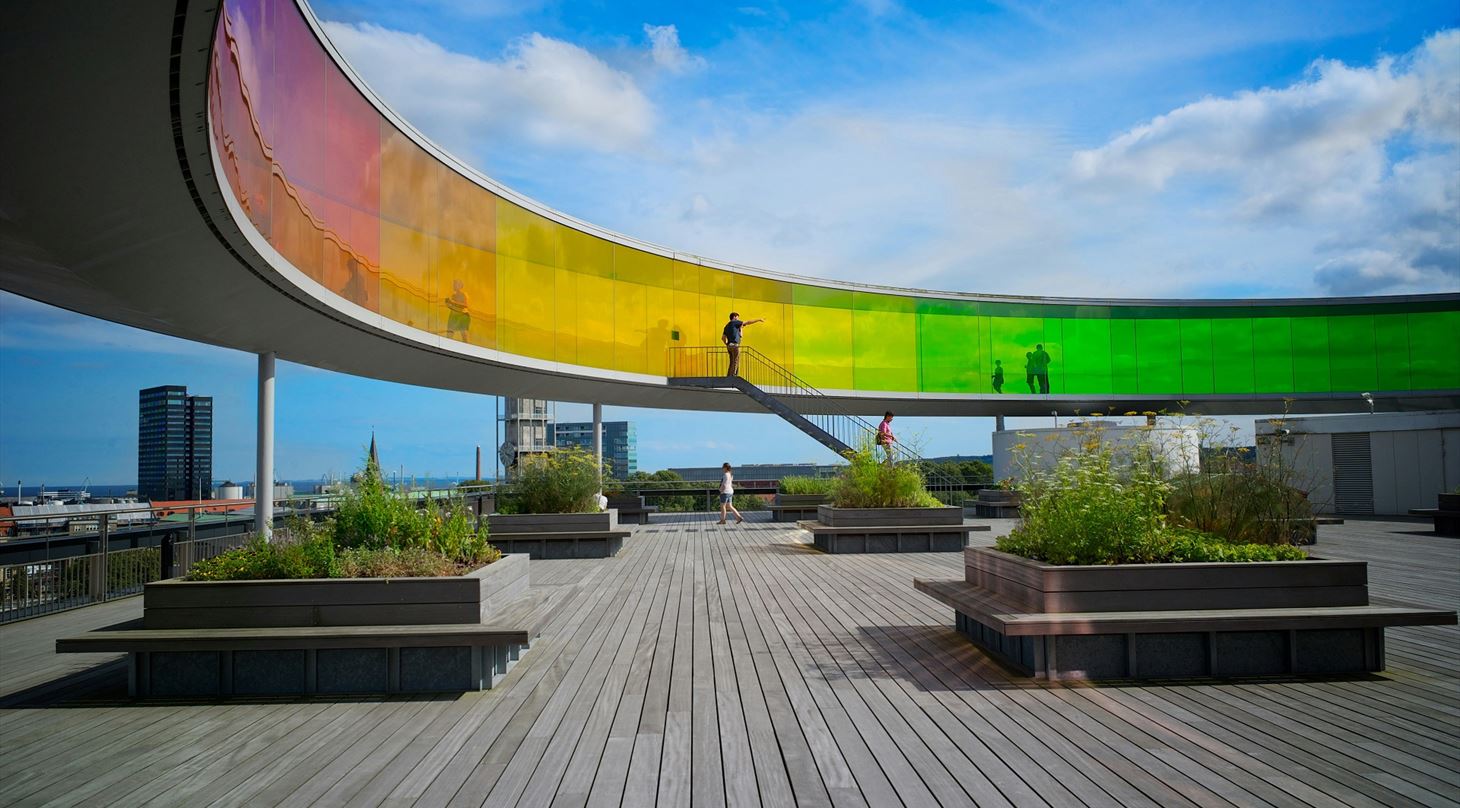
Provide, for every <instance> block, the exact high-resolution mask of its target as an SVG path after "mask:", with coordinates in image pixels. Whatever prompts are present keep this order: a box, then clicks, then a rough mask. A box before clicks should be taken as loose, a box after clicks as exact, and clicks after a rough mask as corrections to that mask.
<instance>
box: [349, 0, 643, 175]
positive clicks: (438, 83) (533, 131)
mask: <svg viewBox="0 0 1460 808" xmlns="http://www.w3.org/2000/svg"><path fill="white" fill-rule="evenodd" d="M325 30H326V32H327V33H328V34H329V37H330V40H331V41H332V42H334V44H335V45H336V46H337V47H338V48H339V49H340V51H341V52H342V53H343V54H344V56H345V58H346V59H347V60H348V61H349V63H350V64H351V65H352V66H353V67H354V68H355V69H356V70H357V71H359V72H360V74H361V75H362V76H363V77H364V78H365V80H366V81H367V82H369V84H370V86H371V87H372V88H373V89H374V90H376V92H378V93H379V94H380V95H381V97H383V98H384V99H385V100H386V102H387V103H389V104H391V105H392V106H393V107H394V108H395V109H397V110H398V111H399V112H400V113H401V114H402V115H403V116H404V117H405V118H406V119H407V120H409V121H410V122H411V123H412V124H413V125H415V126H418V127H420V128H421V129H422V131H424V132H425V133H426V134H427V135H429V136H430V137H432V138H433V139H436V140H438V141H440V142H441V143H442V144H443V145H445V146H446V147H447V148H449V149H452V150H454V151H458V152H461V153H471V152H474V151H475V150H476V147H477V146H478V145H479V144H481V143H487V144H490V146H489V148H501V147H503V146H508V147H510V146H511V145H512V143H513V142H514V141H519V142H526V143H528V144H531V145H533V146H539V147H549V148H581V149H590V150H594V151H599V152H621V151H629V150H633V149H637V148H641V147H643V146H644V144H645V143H646V142H647V141H648V139H649V137H650V135H651V134H652V132H653V130H654V126H655V122H656V119H657V113H656V110H655V108H654V105H653V103H652V102H651V101H650V100H649V98H648V97H647V96H646V95H645V94H644V92H643V91H642V90H641V89H640V88H639V86H638V84H637V83H636V82H635V81H634V79H633V77H632V76H630V75H629V74H627V73H625V72H623V71H621V70H617V69H615V68H613V67H611V66H609V65H608V64H607V63H605V62H604V61H603V60H602V59H600V58H598V57H597V56H595V55H593V54H592V53H589V52H588V51H587V50H584V49H583V48H580V47H578V46H577V45H573V44H571V43H568V42H563V41H562V40H557V39H552V38H550V37H546V36H543V35H542V34H537V33H534V34H531V35H529V36H526V37H524V38H522V39H520V40H517V41H516V42H515V43H514V44H513V45H512V46H511V47H510V48H508V50H507V51H506V52H505V53H504V54H503V55H502V57H501V58H500V59H495V60H485V59H478V58H476V57H474V56H469V55H466V54H462V53H456V52H453V51H448V50H446V49H445V48H443V47H441V46H440V45H438V44H436V43H435V42H432V41H431V40H429V39H427V38H426V37H424V36H421V35H419V34H411V33H405V32H402V31H394V30H390V29H388V28H382V27H380V26H377V25H372V24H370V23H340V22H326V23H325Z"/></svg>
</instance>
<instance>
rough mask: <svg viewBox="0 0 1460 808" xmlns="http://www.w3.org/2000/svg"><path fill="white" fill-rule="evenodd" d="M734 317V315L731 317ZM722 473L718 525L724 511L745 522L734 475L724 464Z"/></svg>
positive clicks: (723, 516)
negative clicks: (736, 503)
mask: <svg viewBox="0 0 1460 808" xmlns="http://www.w3.org/2000/svg"><path fill="white" fill-rule="evenodd" d="M731 316H734V315H731ZM720 469H721V470H722V471H723V472H724V473H723V474H721V475H720V524H722V525H723V524H725V517H726V516H727V515H728V514H726V511H727V510H728V511H729V512H730V513H733V514H735V524H737V525H738V524H740V523H741V522H744V521H745V517H743V516H741V515H740V511H737V510H735V475H734V474H733V473H731V471H730V464H729V463H724V464H722V465H721V466H720Z"/></svg>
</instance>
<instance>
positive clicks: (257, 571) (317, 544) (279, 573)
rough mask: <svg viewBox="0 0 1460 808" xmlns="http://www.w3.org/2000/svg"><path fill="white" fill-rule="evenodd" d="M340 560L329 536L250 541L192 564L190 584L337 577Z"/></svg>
mask: <svg viewBox="0 0 1460 808" xmlns="http://www.w3.org/2000/svg"><path fill="white" fill-rule="evenodd" d="M338 577H340V565H339V559H338V557H337V556H336V555H335V546H334V543H333V542H332V541H330V539H329V537H328V536H316V537H310V538H308V539H306V540H304V541H299V542H288V543H284V542H269V541H265V540H264V538H263V537H262V536H260V537H258V538H256V539H254V540H253V541H252V542H249V543H248V544H246V545H244V546H243V547H239V548H238V549H236V550H229V551H227V552H224V553H220V554H219V555H216V556H213V557H212V558H206V559H203V560H201V561H198V562H196V563H194V564H193V568H192V570H191V571H189V573H188V580H190V581H257V580H271V579H278V578H338Z"/></svg>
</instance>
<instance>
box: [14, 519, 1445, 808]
mask: <svg viewBox="0 0 1460 808" xmlns="http://www.w3.org/2000/svg"><path fill="white" fill-rule="evenodd" d="M1007 527H1008V523H995V530H994V532H993V534H987V533H986V534H975V540H976V541H980V542H987V541H989V539H988V536H990V535H997V534H998V532H999V531H1001V530H1006V529H1007ZM1320 531H1321V532H1320V534H1319V549H1320V550H1321V552H1322V553H1323V555H1325V556H1327V557H1339V558H1352V559H1362V560H1367V561H1369V562H1370V581H1371V588H1372V589H1371V591H1372V593H1373V594H1374V595H1375V596H1376V597H1378V598H1402V599H1405V600H1414V601H1419V602H1424V603H1427V604H1431V605H1434V606H1443V607H1445V608H1455V607H1456V606H1457V605H1460V574H1457V572H1456V571H1457V569H1460V542H1457V541H1455V540H1453V539H1444V538H1436V537H1434V535H1433V534H1432V533H1429V532H1427V528H1426V526H1425V525H1422V524H1419V523H1416V522H1405V521H1391V522H1386V521H1362V522H1360V521H1352V520H1351V521H1350V522H1349V523H1348V524H1346V525H1342V526H1325V527H1322V528H1321V529H1320ZM802 536H803V534H800V533H799V532H798V531H795V530H788V529H786V528H785V527H783V526H780V525H773V524H771V523H766V522H757V523H754V524H750V525H746V526H744V527H741V528H738V529H726V528H722V527H718V526H716V525H715V524H713V522H711V521H710V520H709V519H707V518H705V517H699V516H696V517H680V518H678V519H670V518H664V519H663V520H662V521H661V522H660V523H659V524H655V525H649V526H645V527H640V528H638V529H637V530H636V532H635V534H634V536H633V537H632V538H631V539H630V540H629V541H628V542H627V543H626V545H625V550H624V552H623V553H622V554H621V555H620V556H619V557H617V558H613V559H607V560H583V561H534V562H532V569H533V573H532V577H533V586H534V589H535V591H536V593H537V594H538V595H539V596H540V599H541V602H542V603H543V604H544V609H545V611H546V613H547V615H548V617H547V622H546V624H545V628H544V630H543V634H542V637H541V638H540V639H539V640H538V641H537V643H536V644H535V645H534V646H533V648H532V650H531V652H529V653H528V654H527V655H526V656H525V657H524V658H523V660H522V662H520V663H519V664H518V665H517V667H516V668H514V669H513V670H512V672H511V673H510V675H509V676H508V677H507V679H506V680H505V682H504V683H503V684H502V685H500V686H499V687H498V688H497V689H495V690H492V691H489V692H484V693H468V694H465V695H446V696H435V697H399V698H383V699H378V698H377V699H355V700H346V701H339V700H332V701H325V700H317V701H316V700H282V699H281V700H254V701H226V702H196V701H195V702H150V703H145V704H132V703H129V702H127V701H126V700H125V698H123V697H122V693H123V692H124V691H123V690H122V688H123V686H124V683H123V674H122V668H121V666H120V664H119V663H117V662H116V661H115V660H114V659H113V660H109V659H107V658H106V657H99V658H92V659H85V658H72V657H57V656H56V655H55V654H53V653H51V652H50V649H51V643H52V640H53V639H54V638H55V637H56V636H59V635H62V634H70V633H75V632H77V631H79V630H83V629H86V628H90V627H93V626H97V625H102V624H106V623H109V622H114V621H116V620H119V619H125V618H128V617H132V616H135V615H137V614H139V613H140V609H141V603H140V599H137V598H132V599H129V600H125V601H119V602H115V603H111V604H107V605H104V606H98V607H92V608H87V609H81V610H78V611H73V612H69V613H65V614H61V615H55V616H51V617H45V618H40V619H35V620H30V621H26V622H24V623H20V624H16V625H13V626H9V627H6V628H4V629H0V649H3V650H0V680H3V693H4V696H3V699H0V707H3V709H0V805H41V804H46V805H76V804H107V805H117V806H121V805H142V804H155V805H188V806H204V805H215V804H216V805H250V806H262V805H335V804H340V805H343V804H349V805H430V806H435V805H471V806H476V805H540V806H548V805H553V806H576V805H629V806H647V805H654V804H660V805H694V806H719V805H777V806H791V805H802V806H816V805H866V806H874V807H875V808H882V806H895V805H909V806H922V805H975V804H976V805H1010V804H1012V805H1046V804H1047V805H1053V806H1065V805H1146V806H1182V805H1229V804H1235V805H1273V806H1288V805H1310V806H1329V805H1349V806H1410V805H1455V804H1460V674H1457V671H1460V629H1457V628H1455V627H1436V628H1415V629H1398V630H1395V629H1391V630H1390V631H1389V635H1388V653H1389V670H1388V671H1387V672H1385V673H1384V674H1383V675H1381V676H1372V677H1361V678H1348V679H1326V680H1307V681H1302V680H1265V681H1232V682H1221V683H1217V682H1207V681H1203V682H1191V683H1180V684H1161V685H1155V686H1148V685H1144V684H1141V685H1135V684H1127V685H1107V686H1104V687H1091V686H1087V685H1080V684H1064V685H1045V684H1035V683H1031V682H1030V681H1028V680H1022V679H1019V678H1015V677H1011V676H1010V675H1008V674H1007V673H1006V672H1005V671H1004V670H1003V669H1001V668H1000V667H999V666H998V665H996V664H993V663H991V662H990V661H989V660H987V659H985V658H984V657H983V656H981V655H980V654H979V653H978V652H977V651H975V650H974V649H973V647H972V646H971V645H969V644H968V643H967V642H966V641H964V640H962V639H960V638H959V637H958V636H956V635H955V634H954V633H953V631H952V630H951V628H950V623H951V620H952V615H951V613H950V612H949V611H948V610H947V609H946V608H945V607H942V606H939V605H937V604H935V603H934V602H933V601H931V600H929V599H928V598H926V597H924V596H923V595H921V594H919V593H917V592H914V591H913V589H912V587H911V585H910V582H911V580H912V579H913V578H914V577H915V576H943V577H957V576H958V575H959V574H960V570H959V568H958V566H957V565H958V564H959V563H960V560H961V557H960V556H958V555H956V554H927V555H902V556H836V557H830V556H824V555H821V554H818V553H816V552H815V551H813V550H811V549H809V547H808V546H807V545H806V544H805V543H804V539H803V538H802Z"/></svg>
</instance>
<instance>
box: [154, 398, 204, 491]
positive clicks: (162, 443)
mask: <svg viewBox="0 0 1460 808" xmlns="http://www.w3.org/2000/svg"><path fill="white" fill-rule="evenodd" d="M137 398H138V401H137V495H138V496H139V497H141V498H143V499H148V500H180V499H207V498H209V497H211V496H212V492H213V397H212V396H190V395H188V388H186V387H180V386H177V385H164V386H162V387H149V388H147V389H146V390H142V391H140V392H139V393H138V394H137Z"/></svg>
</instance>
